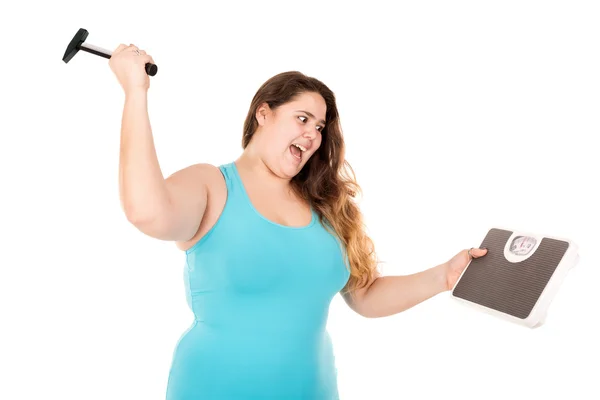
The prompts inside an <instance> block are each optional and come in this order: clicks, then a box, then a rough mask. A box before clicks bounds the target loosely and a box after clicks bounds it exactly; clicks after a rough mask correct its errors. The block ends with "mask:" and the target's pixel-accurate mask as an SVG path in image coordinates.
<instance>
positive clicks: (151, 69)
mask: <svg viewBox="0 0 600 400" xmlns="http://www.w3.org/2000/svg"><path fill="white" fill-rule="evenodd" d="M88 35H89V32H88V31H87V30H85V29H83V28H80V29H79V30H78V31H77V33H76V34H75V36H73V39H71V42H70V43H69V45H68V46H67V51H65V55H64V56H63V61H64V62H65V63H68V62H69V61H71V59H72V58H73V57H75V54H77V53H78V52H79V50H83V51H86V52H88V53H92V54H95V55H97V56H100V57H104V58H108V59H110V57H111V56H112V51H110V50H106V49H103V48H101V47H97V46H94V45H92V44H87V43H85V39H87V37H88ZM157 71H158V67H157V66H156V64H152V63H146V73H147V74H148V75H150V76H154V75H156V72H157Z"/></svg>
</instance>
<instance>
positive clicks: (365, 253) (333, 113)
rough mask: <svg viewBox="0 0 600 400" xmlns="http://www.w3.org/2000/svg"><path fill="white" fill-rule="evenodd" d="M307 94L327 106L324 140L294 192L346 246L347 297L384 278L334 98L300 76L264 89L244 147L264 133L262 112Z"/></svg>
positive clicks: (291, 74)
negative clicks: (259, 115)
mask: <svg viewBox="0 0 600 400" xmlns="http://www.w3.org/2000/svg"><path fill="white" fill-rule="evenodd" d="M305 92H313V93H318V94H320V95H321V96H322V97H323V99H324V100H325V104H326V106H327V112H326V117H325V120H326V125H325V127H324V128H323V129H322V131H321V134H322V141H321V146H320V147H319V149H318V151H317V152H316V153H315V154H313V156H312V157H311V158H310V160H309V161H308V162H307V163H306V165H304V167H303V168H302V170H301V171H300V172H299V173H298V174H297V175H296V176H295V177H294V178H293V179H292V181H291V184H292V188H293V190H294V191H295V192H296V193H297V194H298V195H299V196H300V197H302V198H303V199H305V200H306V201H308V202H309V204H310V205H311V206H312V207H313V209H314V210H315V211H316V213H317V214H318V215H319V219H320V221H321V223H323V225H324V226H325V227H326V228H327V229H333V232H332V233H333V234H335V235H336V236H337V237H338V239H339V240H340V241H341V242H342V245H343V247H344V250H345V256H346V257H347V260H348V262H349V265H348V268H349V271H350V278H349V280H348V283H347V284H346V286H345V287H344V289H343V293H352V292H354V291H355V290H356V289H359V288H363V287H364V286H365V285H366V284H367V283H368V282H369V281H370V280H371V279H373V278H374V277H375V276H378V275H379V273H378V272H379V271H378V269H377V265H378V260H377V256H376V253H375V249H374V244H373V241H372V240H371V238H370V237H369V236H368V235H367V233H366V231H365V226H364V221H363V216H362V213H361V211H360V209H359V207H358V205H357V202H356V199H357V196H358V195H359V194H361V188H360V186H359V184H358V183H357V181H356V176H355V174H354V171H353V170H352V167H351V166H350V164H349V163H348V162H347V161H346V160H345V157H344V152H345V144H344V138H343V134H342V128H341V123H340V119H339V114H338V110H337V105H336V99H335V95H334V93H333V92H332V91H331V90H330V89H329V88H328V87H327V86H326V85H325V84H324V83H322V82H321V81H320V80H318V79H316V78H313V77H309V76H306V75H304V74H302V73H301V72H298V71H288V72H283V73H280V74H278V75H275V76H273V77H272V78H270V79H269V80H267V81H266V82H265V83H263V85H262V86H261V87H260V88H259V89H258V91H257V92H256V94H255V95H254V98H253V99H252V103H251V104H250V109H249V110H248V115H247V117H246V120H245V122H244V131H243V136H242V148H244V149H245V148H246V146H248V144H249V143H250V140H251V139H252V135H253V134H254V132H256V130H257V128H258V122H257V121H256V118H255V116H256V111H257V109H258V107H260V105H261V104H263V103H267V104H268V105H269V107H270V108H271V109H273V110H274V109H276V108H277V107H279V106H281V105H283V104H285V103H287V102H289V101H293V100H294V99H295V98H296V97H297V96H298V95H300V94H302V93H305Z"/></svg>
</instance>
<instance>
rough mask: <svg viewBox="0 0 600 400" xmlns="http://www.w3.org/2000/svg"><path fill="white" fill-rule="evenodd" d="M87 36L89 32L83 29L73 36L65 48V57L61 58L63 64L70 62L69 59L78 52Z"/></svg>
mask: <svg viewBox="0 0 600 400" xmlns="http://www.w3.org/2000/svg"><path fill="white" fill-rule="evenodd" d="M88 35H89V32H88V31H86V30H85V29H83V28H80V29H79V30H78V31H77V33H76V34H75V36H73V39H71V42H70V43H69V45H68V46H67V50H66V51H65V55H64V56H63V61H64V62H65V63H68V62H69V61H71V58H73V57H75V54H77V52H78V51H79V47H80V46H81V44H82V43H83V42H85V39H87V37H88Z"/></svg>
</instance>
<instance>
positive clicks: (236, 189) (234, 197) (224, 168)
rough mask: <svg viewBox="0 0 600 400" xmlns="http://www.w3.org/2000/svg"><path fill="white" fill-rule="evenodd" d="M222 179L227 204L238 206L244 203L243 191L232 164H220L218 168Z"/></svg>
mask: <svg viewBox="0 0 600 400" xmlns="http://www.w3.org/2000/svg"><path fill="white" fill-rule="evenodd" d="M219 169H220V170H221V173H222V174H223V177H224V178H225V184H226V185H227V198H228V201H229V202H234V203H238V204H242V203H245V193H246V192H245V189H244V187H243V186H242V181H241V180H240V177H239V176H238V173H237V170H236V167H235V164H234V162H230V163H227V164H222V165H220V166H219Z"/></svg>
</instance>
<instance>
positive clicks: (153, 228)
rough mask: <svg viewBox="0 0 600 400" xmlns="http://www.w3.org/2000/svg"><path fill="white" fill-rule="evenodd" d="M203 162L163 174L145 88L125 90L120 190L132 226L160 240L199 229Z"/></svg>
mask: <svg viewBox="0 0 600 400" xmlns="http://www.w3.org/2000/svg"><path fill="white" fill-rule="evenodd" d="M206 168H207V166H206V165H201V164H200V165H193V166H190V167H188V168H185V169H182V170H180V171H177V172H176V173H174V174H173V175H171V176H170V177H169V178H167V179H165V178H164V176H163V174H162V171H161V169H160V165H159V163H158V158H157V155H156V149H155V147H154V140H153V137H152V129H151V126H150V119H149V116H148V94H147V91H146V90H143V89H139V90H132V91H129V92H127V93H126V95H125V105H124V107H123V118H122V121H121V151H120V155H119V193H120V200H121V206H122V208H123V211H124V212H125V215H126V217H127V219H128V221H130V222H131V223H132V224H133V225H135V226H136V227H137V228H138V229H139V230H140V231H142V232H143V233H145V234H147V235H149V236H152V237H155V238H157V239H162V240H171V241H184V240H188V239H190V238H191V237H192V236H193V235H194V234H195V233H196V231H197V230H198V227H199V225H200V221H201V220H202V216H203V214H204V210H205V208H206V199H207V187H206V183H205V180H203V179H202V178H203V170H205V169H206Z"/></svg>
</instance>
